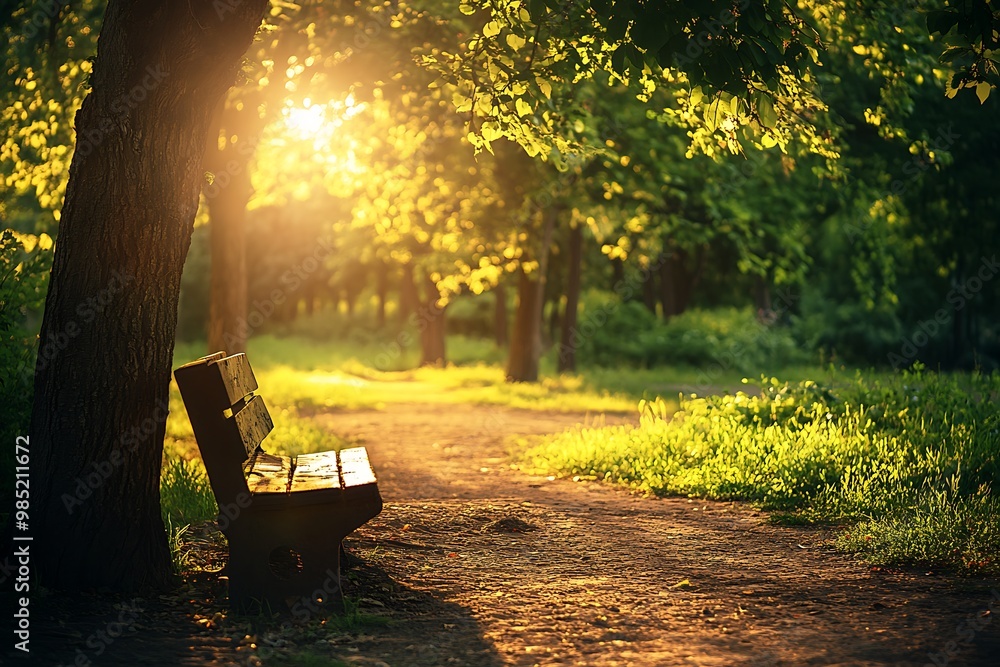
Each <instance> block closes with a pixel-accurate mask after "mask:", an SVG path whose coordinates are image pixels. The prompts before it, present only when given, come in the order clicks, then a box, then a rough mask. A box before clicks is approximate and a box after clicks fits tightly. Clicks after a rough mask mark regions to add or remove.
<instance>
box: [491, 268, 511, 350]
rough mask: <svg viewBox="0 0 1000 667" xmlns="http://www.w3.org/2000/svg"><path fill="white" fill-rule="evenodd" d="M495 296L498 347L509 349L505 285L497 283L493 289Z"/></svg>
mask: <svg viewBox="0 0 1000 667" xmlns="http://www.w3.org/2000/svg"><path fill="white" fill-rule="evenodd" d="M493 296H494V298H495V302H494V307H493V335H494V336H495V337H496V341H497V347H507V329H508V324H507V288H506V287H504V284H503V283H497V286H496V287H494V288H493Z"/></svg>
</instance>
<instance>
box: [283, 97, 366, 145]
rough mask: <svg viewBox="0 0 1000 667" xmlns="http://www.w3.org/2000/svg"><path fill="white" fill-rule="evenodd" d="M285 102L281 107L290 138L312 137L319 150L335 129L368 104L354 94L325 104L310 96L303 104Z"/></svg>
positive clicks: (285, 127) (304, 139)
mask: <svg viewBox="0 0 1000 667" xmlns="http://www.w3.org/2000/svg"><path fill="white" fill-rule="evenodd" d="M286 104H287V106H285V108H284V109H282V116H283V120H284V129H285V131H286V132H287V134H288V136H289V138H290V139H292V140H296V141H310V140H311V141H312V142H313V145H314V146H315V148H316V149H317V150H319V149H320V147H321V146H322V145H324V144H327V143H328V142H329V141H330V140H331V139H332V138H333V134H334V132H335V130H336V129H337V128H339V127H340V126H341V125H343V124H344V121H345V120H347V119H349V118H351V117H352V116H356V115H357V114H359V113H361V112H362V111H363V110H364V108H365V105H364V104H358V103H357V102H356V100H355V99H354V95H348V96H347V97H346V98H344V99H343V100H331V101H329V102H327V103H325V104H317V103H314V102H313V101H312V100H311V99H309V98H308V97H307V98H305V99H304V100H302V105H301V106H297V105H295V104H294V103H293V102H291V101H289V102H287V103H286Z"/></svg>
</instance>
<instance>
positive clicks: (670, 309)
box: [660, 250, 679, 321]
mask: <svg viewBox="0 0 1000 667" xmlns="http://www.w3.org/2000/svg"><path fill="white" fill-rule="evenodd" d="M674 261H675V259H674V256H673V253H672V252H671V251H669V250H665V251H664V253H663V254H662V255H660V306H661V307H662V309H663V319H664V321H666V320H669V319H670V318H671V317H673V316H674V315H678V314H679V311H678V309H677V294H676V292H675V288H676V285H674V281H675V272H674Z"/></svg>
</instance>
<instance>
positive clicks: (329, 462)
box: [291, 452, 343, 493]
mask: <svg viewBox="0 0 1000 667" xmlns="http://www.w3.org/2000/svg"><path fill="white" fill-rule="evenodd" d="M341 488H343V487H342V484H341V482H340V470H339V468H338V467H337V453H336V452H317V453H315V454H301V455H300V456H298V457H297V458H296V459H295V470H294V472H293V473H292V486H291V492H292V493H301V492H304V491H323V490H331V489H341Z"/></svg>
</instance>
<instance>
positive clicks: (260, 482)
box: [244, 447, 378, 507]
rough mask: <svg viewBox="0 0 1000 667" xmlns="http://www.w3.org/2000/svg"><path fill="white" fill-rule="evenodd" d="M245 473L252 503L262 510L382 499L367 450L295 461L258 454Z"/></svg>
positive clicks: (303, 456) (310, 456) (349, 451)
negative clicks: (263, 508) (264, 508)
mask: <svg viewBox="0 0 1000 667" xmlns="http://www.w3.org/2000/svg"><path fill="white" fill-rule="evenodd" d="M244 472H245V474H246V479H247V487H248V489H249V491H250V496H251V499H252V502H253V503H254V504H258V503H259V504H260V506H261V507H277V506H298V505H311V504H316V503H319V504H322V503H336V502H352V501H363V500H366V499H372V498H375V497H376V496H377V495H378V482H377V480H376V479H375V474H374V473H373V472H372V467H371V463H370V462H369V461H368V452H367V450H365V448H364V447H352V448H351V449H343V450H340V451H339V452H333V451H331V452H316V453H313V454H300V455H299V456H296V457H294V458H290V457H288V456H275V455H274V454H268V453H266V452H264V451H257V452H255V453H254V454H253V455H252V456H251V457H250V458H249V459H248V460H247V462H246V464H245V467H244Z"/></svg>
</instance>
